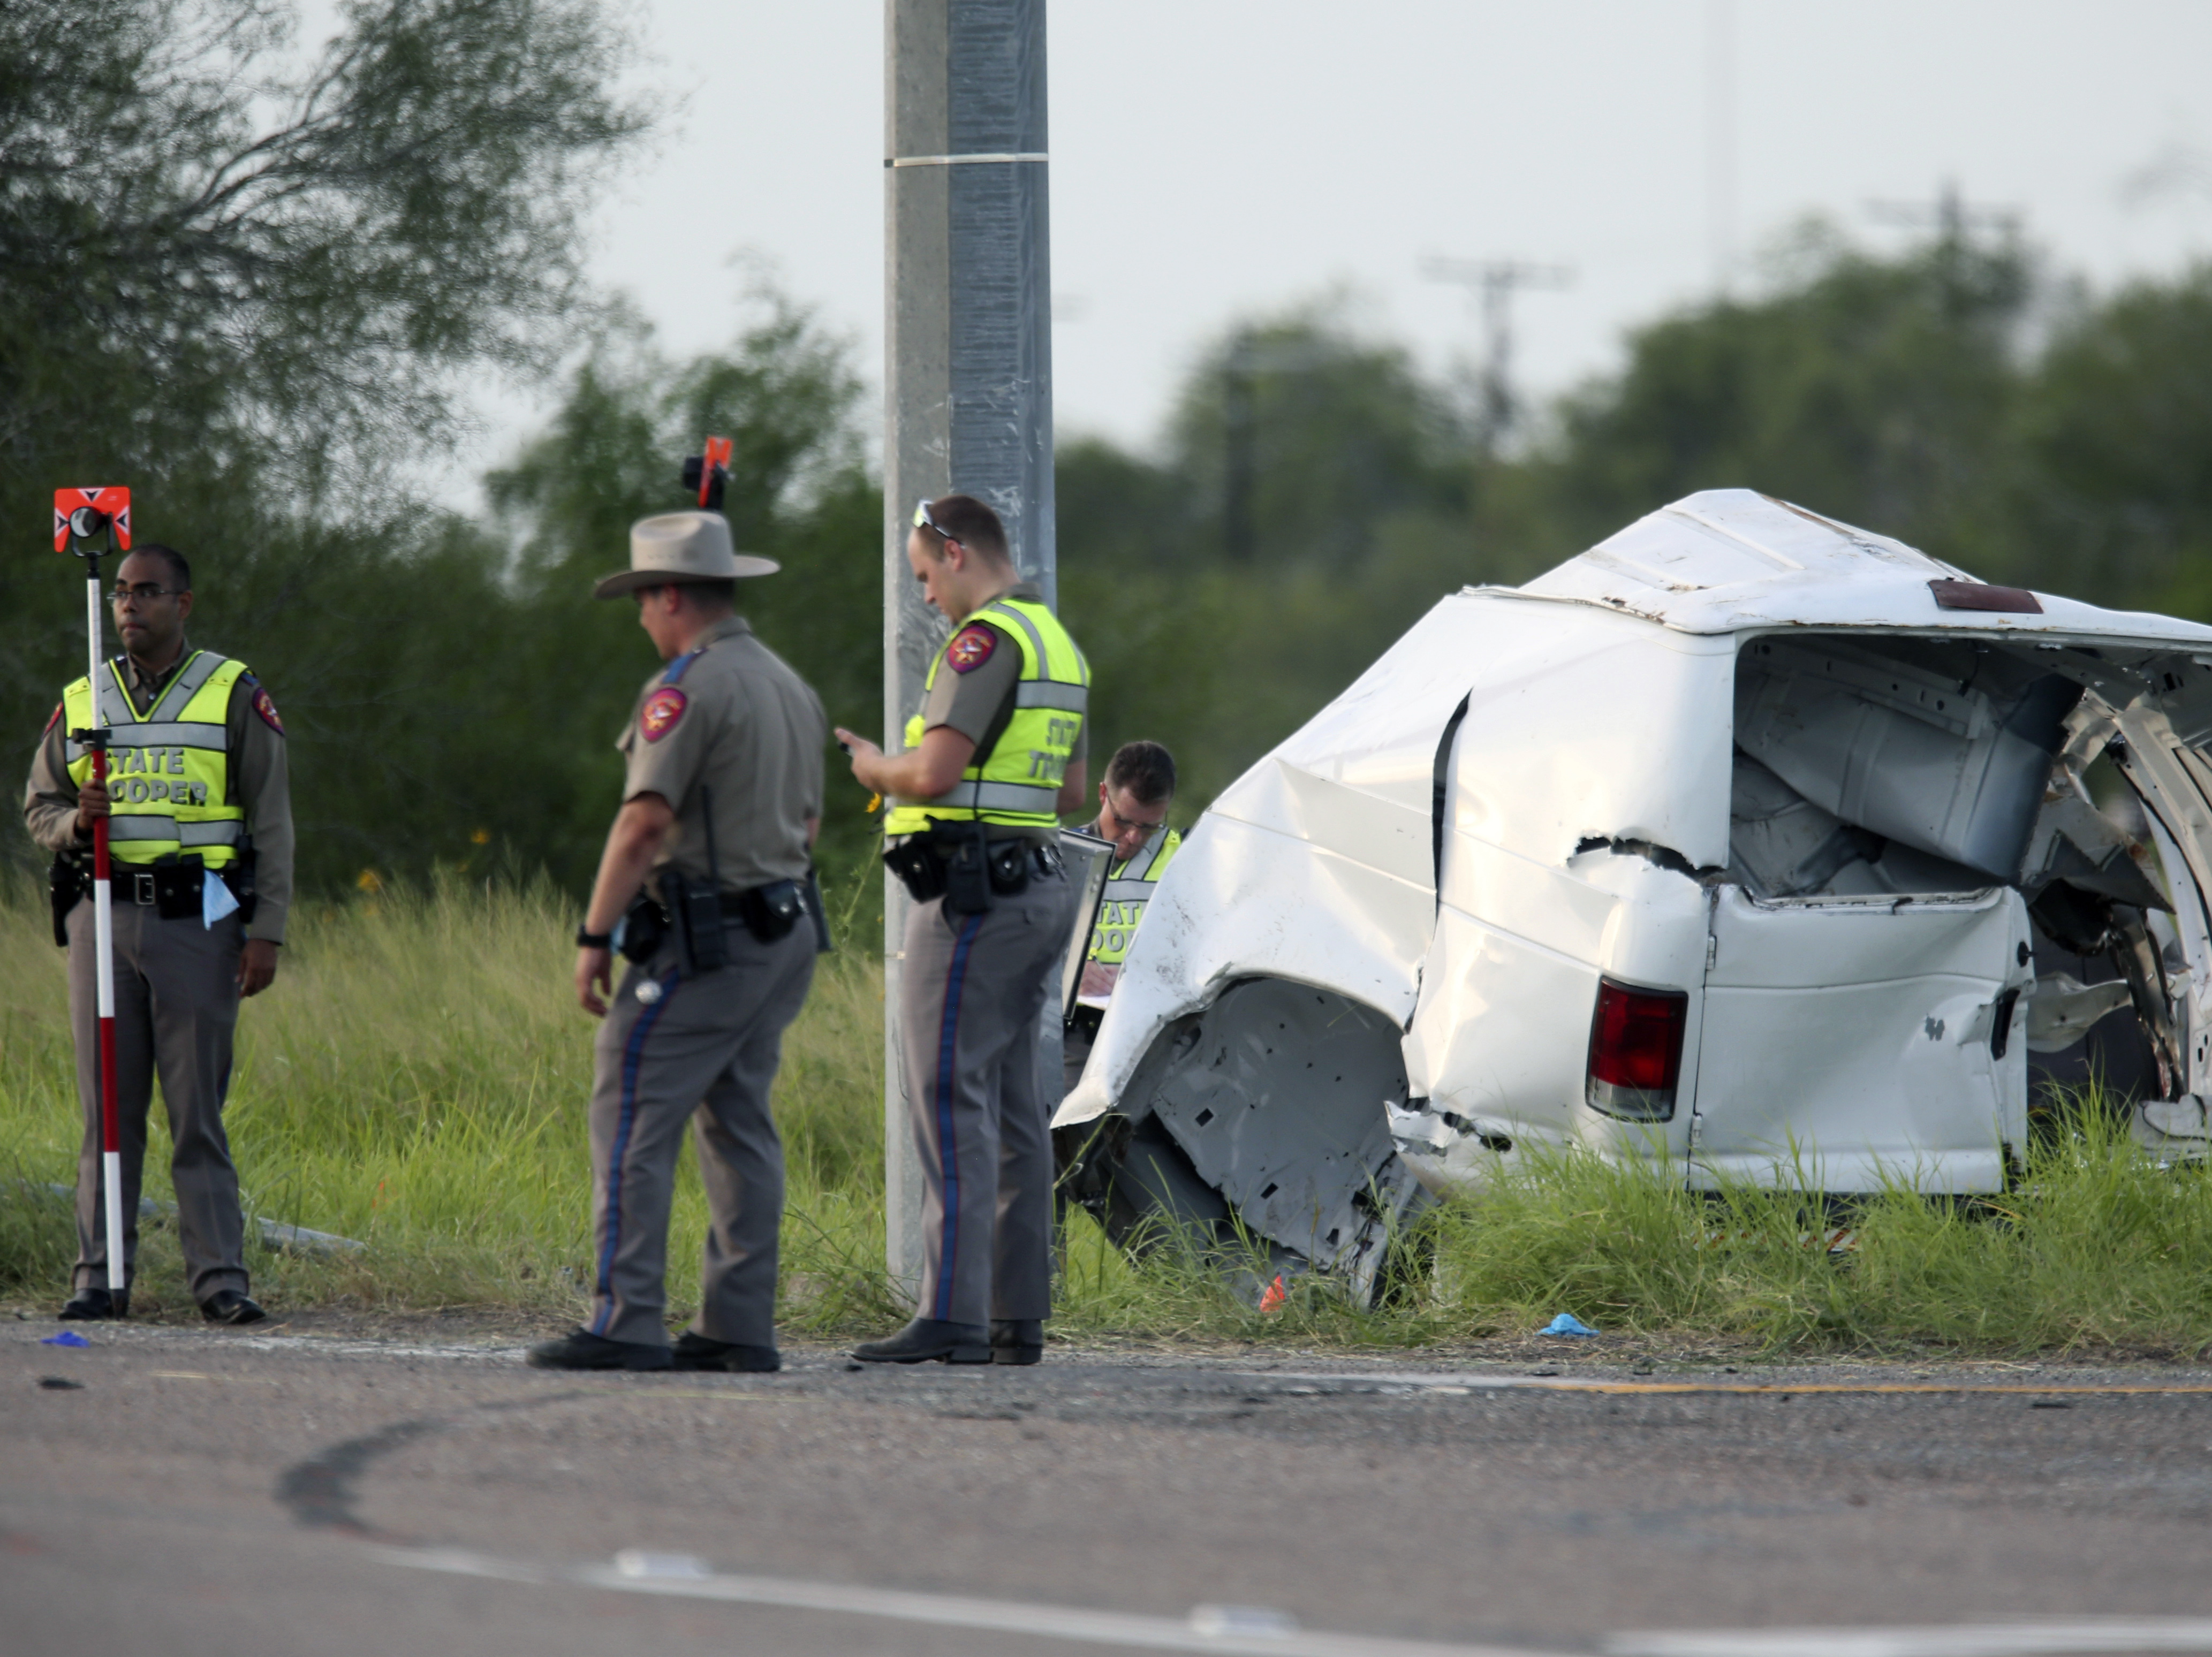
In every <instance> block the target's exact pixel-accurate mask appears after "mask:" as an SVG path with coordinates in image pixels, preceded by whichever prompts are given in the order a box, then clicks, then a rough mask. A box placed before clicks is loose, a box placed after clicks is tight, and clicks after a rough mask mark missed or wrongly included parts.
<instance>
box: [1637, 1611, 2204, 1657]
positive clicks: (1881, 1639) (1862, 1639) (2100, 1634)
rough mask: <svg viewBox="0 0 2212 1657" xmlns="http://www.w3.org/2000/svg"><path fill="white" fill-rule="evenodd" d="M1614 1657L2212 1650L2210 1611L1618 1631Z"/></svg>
mask: <svg viewBox="0 0 2212 1657" xmlns="http://www.w3.org/2000/svg"><path fill="white" fill-rule="evenodd" d="M1605 1648H1606V1650H1607V1652H1608V1653H1610V1654H1611V1657H2040V1654H2046V1653H2049V1654H2059V1653H2075V1652H2079V1653H2083V1654H2093V1653H2097V1652H2106V1651H2212V1618H2202V1617H2131V1618H2118V1617H2113V1618H2083V1619H2081V1620H2079V1621H2074V1622H2048V1623H1988V1624H1973V1625H1967V1626H1963V1627H1952V1628H1943V1627H1933V1628H1865V1629H1838V1628H1826V1629H1820V1628H1798V1629H1790V1628H1777V1629H1713V1630H1705V1631H1702V1632H1700V1631H1698V1630H1681V1631H1676V1632H1670V1633H1651V1634H1617V1635H1615V1636H1613V1638H1612V1639H1610V1640H1608V1641H1607V1642H1606V1645H1605Z"/></svg>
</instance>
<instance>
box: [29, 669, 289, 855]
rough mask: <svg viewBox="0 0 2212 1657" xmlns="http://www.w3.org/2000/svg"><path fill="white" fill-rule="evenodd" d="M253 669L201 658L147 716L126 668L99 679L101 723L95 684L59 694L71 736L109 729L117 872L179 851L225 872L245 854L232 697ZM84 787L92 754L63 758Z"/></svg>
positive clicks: (77, 750) (75, 751) (72, 752)
mask: <svg viewBox="0 0 2212 1657" xmlns="http://www.w3.org/2000/svg"><path fill="white" fill-rule="evenodd" d="M245 671H246V664H245V663H243V662H234V661H232V660H231V659H228V657H224V656H218V655H216V653H215V652H213V651H211V650H196V651H194V652H192V654H191V659H190V660H188V661H186V662H185V665H184V666H182V667H181V668H179V670H178V671H177V674H176V677H174V678H173V679H171V680H170V681H169V683H168V685H167V688H165V689H163V690H162V692H161V695H159V696H157V697H155V699H154V705H153V706H152V707H149V708H148V709H147V710H146V711H145V712H144V713H139V712H138V710H137V708H135V707H132V706H131V695H130V693H129V692H128V691H127V690H126V689H125V688H124V683H123V668H122V659H121V658H120V657H118V658H117V659H115V660H113V661H111V662H109V663H108V664H107V665H106V669H105V671H103V672H102V673H101V674H100V717H99V718H98V719H94V717H93V706H92V683H91V681H90V680H88V679H79V680H78V681H77V682H76V683H75V684H73V685H71V686H70V688H69V689H67V690H64V692H62V717H63V719H64V720H65V721H66V722H67V728H68V729H69V730H70V731H82V730H85V729H87V728H88V727H90V726H93V725H106V727H107V729H108V730H109V731H110V732H111V733H112V734H111V735H110V737H108V743H107V798H108V818H107V849H108V855H109V856H111V857H112V858H114V859H116V860H117V861H118V862H119V863H151V862H153V861H154V860H155V859H157V858H161V857H165V856H167V854H168V853H172V852H190V853H195V854H196V855H197V856H198V857H199V858H200V859H203V861H204V863H205V864H206V865H207V866H208V867H209V868H210V869H220V868H222V867H223V866H224V865H227V864H228V863H229V862H230V861H231V860H232V859H234V858H235V857H236V856H237V855H238V847H239V843H240V841H242V840H244V839H245V837H246V812H245V810H244V809H243V808H241V807H240V806H236V805H234V804H231V803H230V801H229V798H228V796H229V792H230V689H231V687H232V686H233V685H234V684H236V683H238V679H239V676H240V674H242V673H244V672H245ZM64 751H65V754H66V757H67V759H68V762H69V774H70V778H71V780H74V781H75V782H76V786H78V787H80V788H82V787H83V786H85V784H86V783H88V782H89V781H91V780H92V750H89V749H87V748H81V747H79V746H78V745H77V744H76V743H74V742H71V743H70V744H68V745H67V748H66V750H64Z"/></svg>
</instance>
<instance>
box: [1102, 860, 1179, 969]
mask: <svg viewBox="0 0 2212 1657" xmlns="http://www.w3.org/2000/svg"><path fill="white" fill-rule="evenodd" d="M1180 847H1182V835H1178V834H1177V833H1176V831H1175V830H1174V829H1168V830H1167V831H1166V832H1164V834H1162V835H1160V837H1159V838H1158V840H1156V841H1153V842H1152V844H1151V845H1150V846H1148V847H1146V848H1145V849H1144V850H1143V851H1141V852H1139V853H1137V855H1136V856H1134V857H1133V858H1131V859H1129V860H1128V861H1127V863H1124V864H1122V865H1120V866H1119V867H1117V868H1113V869H1109V870H1108V871H1106V889H1105V891H1104V893H1103V895H1101V896H1100V898H1099V901H1098V924H1097V926H1095V927H1093V928H1092V929H1091V954H1090V956H1089V958H1090V959H1091V960H1092V961H1096V962H1099V963H1100V964H1101V965H1103V966H1109V967H1118V966H1120V965H1121V962H1122V961H1123V960H1124V959H1126V958H1127V956H1128V953H1129V941H1130V939H1132V938H1134V937H1136V935H1137V923H1138V922H1139V921H1140V920H1143V919H1144V918H1145V905H1146V904H1147V903H1149V902H1151V901H1152V889H1153V888H1154V887H1155V886H1157V885H1158V884H1159V883H1160V877H1161V876H1162V875H1164V874H1165V873H1166V872H1167V871H1168V865H1169V864H1170V863H1172V862H1173V861H1174V860H1175V854H1176V851H1177V850H1178V849H1179V848H1180Z"/></svg>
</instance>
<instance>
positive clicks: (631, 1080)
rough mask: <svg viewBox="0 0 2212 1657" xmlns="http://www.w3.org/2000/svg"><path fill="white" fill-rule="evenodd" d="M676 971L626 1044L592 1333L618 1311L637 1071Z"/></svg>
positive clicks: (632, 1029) (609, 1162) (597, 1332)
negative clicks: (618, 1254) (618, 1261)
mask: <svg viewBox="0 0 2212 1657" xmlns="http://www.w3.org/2000/svg"><path fill="white" fill-rule="evenodd" d="M676 980H677V974H675V973H673V972H671V973H670V974H668V976H667V977H665V978H664V979H662V980H660V999H659V1000H658V1001H656V1002H654V1003H653V1005H651V1006H649V1007H647V1009H646V1010H645V1011H643V1012H641V1013H640V1014H639V1015H638V1018H637V1023H635V1024H633V1025H631V1026H630V1028H629V1041H627V1042H625V1043H624V1044H623V1067H622V1114H621V1115H620V1116H619V1117H617V1119H616V1122H615V1143H614V1148H613V1150H612V1151H611V1153H610V1154H609V1156H608V1157H607V1235H606V1240H605V1242H603V1243H601V1244H600V1246H599V1284H598V1294H599V1313H598V1314H597V1315H596V1316H594V1317H593V1318H592V1333H593V1334H595V1335H604V1334H605V1333H606V1332H607V1324H608V1321H609V1320H611V1318H612V1317H613V1316H614V1310H615V1249H616V1247H617V1246H618V1245H619V1244H620V1243H621V1241H622V1176H623V1156H625V1155H627V1154H628V1153H629V1131H630V1128H631V1127H632V1126H634V1125H635V1122H636V1121H637V1071H638V1065H639V1064H640V1063H641V1061H642V1060H643V1059H644V1057H645V1038H646V1037H647V1035H650V1034H651V1033H652V1030H653V1025H655V1024H656V1023H659V1020H660V1015H661V1011H662V1010H663V1009H664V1008H665V1007H666V1006H667V1005H668V1003H669V1001H670V999H671V998H672V997H673V996H674V995H675V993H676Z"/></svg>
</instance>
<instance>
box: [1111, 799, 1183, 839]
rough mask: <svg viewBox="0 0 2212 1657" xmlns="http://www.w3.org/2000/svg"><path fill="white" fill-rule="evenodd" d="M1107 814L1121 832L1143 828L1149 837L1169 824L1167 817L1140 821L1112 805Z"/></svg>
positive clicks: (1125, 832)
mask: <svg viewBox="0 0 2212 1657" xmlns="http://www.w3.org/2000/svg"><path fill="white" fill-rule="evenodd" d="M1106 815H1107V816H1109V817H1111V818H1113V819H1114V827H1115V829H1116V830H1118V831H1119V832H1120V833H1121V834H1124V835H1126V834H1127V833H1129V832H1130V831H1131V830H1132V829H1141V830H1142V831H1143V832H1144V834H1145V836H1146V838H1147V839H1150V838H1151V837H1152V835H1157V834H1158V833H1159V832H1160V830H1161V829H1164V828H1166V827H1167V826H1168V820H1167V819H1166V818H1165V817H1162V818H1161V819H1160V820H1159V821H1158V822H1138V821H1137V820H1136V819H1135V818H1133V817H1125V816H1122V815H1121V813H1120V812H1119V811H1116V810H1115V809H1114V808H1113V807H1112V806H1110V805H1109V806H1108V807H1107V808H1106Z"/></svg>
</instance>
